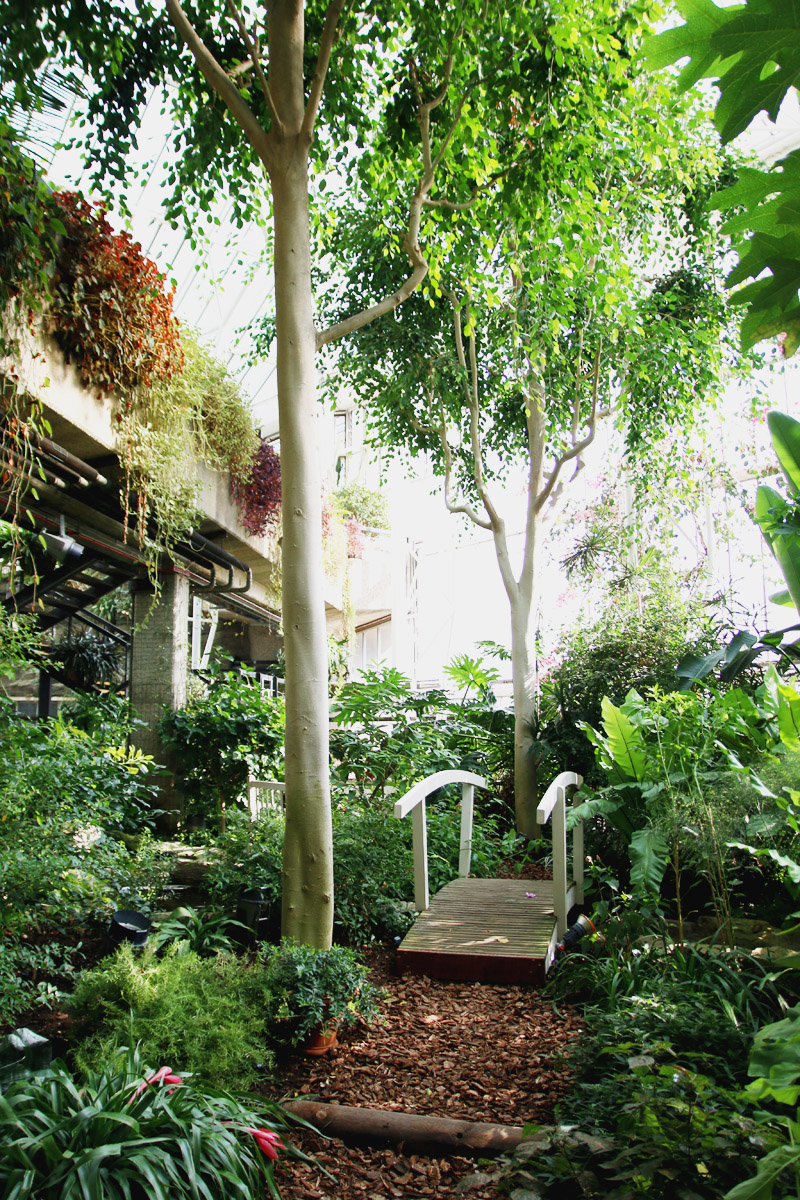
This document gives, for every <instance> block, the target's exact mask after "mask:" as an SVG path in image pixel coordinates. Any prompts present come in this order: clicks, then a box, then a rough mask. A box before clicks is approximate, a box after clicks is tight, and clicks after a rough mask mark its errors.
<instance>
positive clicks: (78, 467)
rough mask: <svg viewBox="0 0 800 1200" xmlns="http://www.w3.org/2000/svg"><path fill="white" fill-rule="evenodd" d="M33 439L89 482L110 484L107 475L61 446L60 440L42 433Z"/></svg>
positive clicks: (49, 453) (52, 456) (47, 452)
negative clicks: (56, 440)
mask: <svg viewBox="0 0 800 1200" xmlns="http://www.w3.org/2000/svg"><path fill="white" fill-rule="evenodd" d="M33 441H34V443H35V445H37V446H39V448H40V449H41V450H44V451H45V453H46V454H48V455H49V456H50V457H51V458H54V459H56V460H57V461H59V462H63V463H64V464H65V465H66V466H67V467H69V468H71V470H72V471H74V472H75V473H76V474H77V475H82V476H83V478H84V479H85V480H86V481H87V483H99V484H101V485H102V486H103V487H105V486H106V485H107V484H108V480H107V479H106V477H105V475H101V474H100V472H99V471H97V470H95V468H94V467H91V466H90V465H89V463H87V462H84V461H83V459H82V458H78V457H77V455H75V454H72V453H71V452H70V451H69V450H65V449H64V447H63V446H59V444H58V442H54V441H52V440H51V439H50V438H47V437H44V436H43V435H42V434H40V433H37V434H35V435H34V438H33Z"/></svg>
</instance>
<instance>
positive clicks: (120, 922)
mask: <svg viewBox="0 0 800 1200" xmlns="http://www.w3.org/2000/svg"><path fill="white" fill-rule="evenodd" d="M149 933H150V920H149V918H148V917H145V916H143V915H142V914H141V913H138V912H133V911H132V910H131V909H127V908H123V909H121V910H120V911H119V912H115V913H114V915H113V916H112V918H111V924H110V926H109V928H108V936H109V937H110V938H111V940H112V942H115V943H116V944H117V945H118V946H119V945H121V944H122V942H132V943H133V945H134V946H145V945H146V944H147V937H148V934H149Z"/></svg>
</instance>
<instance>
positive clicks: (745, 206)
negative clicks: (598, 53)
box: [643, 0, 800, 357]
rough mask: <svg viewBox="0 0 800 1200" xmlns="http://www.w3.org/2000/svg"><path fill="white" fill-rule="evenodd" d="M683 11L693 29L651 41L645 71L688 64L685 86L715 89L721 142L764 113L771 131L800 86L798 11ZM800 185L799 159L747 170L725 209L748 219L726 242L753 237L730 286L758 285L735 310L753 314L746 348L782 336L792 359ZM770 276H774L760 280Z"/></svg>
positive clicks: (751, 5)
mask: <svg viewBox="0 0 800 1200" xmlns="http://www.w3.org/2000/svg"><path fill="white" fill-rule="evenodd" d="M677 8H678V11H679V12H680V13H681V15H682V16H684V17H685V18H686V24H685V25H681V26H680V27H679V28H677V29H670V30H667V31H666V32H664V33H660V34H657V35H656V36H654V37H652V38H649V39H647V41H646V42H645V45H644V48H643V57H644V60H645V62H646V64H647V65H648V66H650V67H652V68H658V67H664V66H668V65H669V64H670V63H673V62H675V61H677V60H678V59H680V58H685V57H688V58H689V62H688V64H687V65H686V66H685V67H684V68H683V70H682V72H681V74H680V78H679V81H680V84H681V86H683V87H690V86H691V85H692V84H693V83H696V82H697V80H698V79H701V78H704V77H705V78H708V77H711V78H713V79H715V81H716V84H717V87H718V88H719V91H720V97H719V100H718V102H717V106H716V110H715V113H714V121H715V124H716V126H717V128H718V129H719V131H720V133H721V135H722V138H723V141H726V142H728V141H730V140H731V139H732V138H734V137H736V136H737V134H739V133H741V132H742V130H744V129H746V128H747V126H748V125H749V124H750V122H751V121H752V120H753V118H754V117H755V116H757V114H758V113H759V112H761V111H762V110H763V111H766V112H767V113H768V115H769V116H770V118H771V119H772V120H773V121H774V120H775V119H776V118H777V116H778V111H779V109H780V106H781V104H782V102H783V100H784V97H785V96H786V93H787V92H788V91H789V89H790V88H791V87H796V86H797V83H798V80H800V2H798V0H749V2H748V3H747V4H746V5H740V6H736V7H735V8H725V9H721V8H718V7H717V6H716V5H715V4H712V3H710V0H679V2H678V4H677ZM799 177H800V152H795V153H793V154H791V155H789V157H788V158H786V159H784V160H783V161H782V162H781V163H779V164H777V166H776V167H774V168H773V169H772V170H770V171H757V170H755V169H750V168H747V169H745V170H744V171H743V172H742V173H741V176H740V178H739V181H738V182H737V183H736V184H735V185H734V186H733V187H732V188H729V189H727V191H725V192H723V193H722V194H721V199H722V203H720V204H719V205H718V206H719V207H721V208H723V209H726V208H737V209H739V210H741V211H739V212H738V213H737V215H735V216H734V217H733V218H732V219H731V220H730V221H729V222H728V224H727V225H726V227H725V232H726V233H728V234H729V235H730V236H732V237H736V236H737V235H742V234H744V233H746V232H750V234H751V236H750V238H749V239H748V240H746V241H744V242H743V243H742V244H741V245H740V246H739V247H738V251H739V263H738V265H737V266H736V267H735V268H734V270H733V271H732V273H731V275H730V276H729V278H728V286H730V287H733V286H734V285H736V284H739V283H742V282H744V281H745V280H747V279H752V280H753V282H752V283H750V284H748V286H747V287H744V288H742V289H741V290H740V291H739V292H738V293H737V294H736V303H738V304H742V305H747V314H746V315H745V317H744V319H743V321H742V326H741V334H742V344H743V346H745V347H749V346H753V345H755V343H756V342H759V341H762V340H763V339H764V338H768V337H774V336H776V335H783V337H784V342H783V353H784V354H785V355H786V356H787V357H789V356H791V355H792V354H794V352H795V351H796V350H797V348H798V346H800V302H799V301H798V289H800V188H799V187H798V182H799ZM765 271H769V272H770V274H769V275H768V276H766V277H764V278H762V277H761V276H762V275H763V273H764V272H765Z"/></svg>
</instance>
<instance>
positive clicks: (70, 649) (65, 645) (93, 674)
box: [48, 630, 120, 690]
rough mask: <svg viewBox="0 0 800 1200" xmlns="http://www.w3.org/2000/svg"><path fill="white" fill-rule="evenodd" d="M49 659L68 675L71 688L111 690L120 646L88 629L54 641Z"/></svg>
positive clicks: (117, 672)
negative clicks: (102, 688) (103, 688)
mask: <svg viewBox="0 0 800 1200" xmlns="http://www.w3.org/2000/svg"><path fill="white" fill-rule="evenodd" d="M48 658H49V659H50V661H51V662H52V663H53V665H54V667H55V668H56V669H57V670H60V671H62V672H63V673H64V674H65V675H66V676H67V677H68V679H69V685H70V687H76V688H94V687H105V688H107V689H109V690H111V689H113V687H114V684H115V683H116V680H117V676H118V674H119V667H120V648H119V646H118V645H117V644H116V643H115V642H112V641H111V640H110V639H109V638H105V637H103V636H102V635H100V634H97V633H93V632H92V631H91V630H88V631H87V632H86V633H81V634H78V635H77V636H74V637H72V638H69V639H64V640H63V641H59V642H55V643H53V645H51V646H50V647H49V653H48Z"/></svg>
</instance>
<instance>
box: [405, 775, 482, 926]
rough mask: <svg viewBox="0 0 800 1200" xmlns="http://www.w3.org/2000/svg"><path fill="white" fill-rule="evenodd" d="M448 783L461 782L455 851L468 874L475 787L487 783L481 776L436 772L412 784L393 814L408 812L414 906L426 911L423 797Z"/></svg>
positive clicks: (462, 872)
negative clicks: (458, 830)
mask: <svg viewBox="0 0 800 1200" xmlns="http://www.w3.org/2000/svg"><path fill="white" fill-rule="evenodd" d="M449 783H460V784H461V847H460V850H459V854H458V873H459V875H461V876H462V877H463V878H466V876H467V875H469V867H470V859H471V857H472V814H473V810H474V807H475V788H476V787H481V788H486V787H488V786H489V785H488V784H487V782H486V780H485V779H484V778H483V776H482V775H476V774H474V772H472V771H436V772H435V773H434V774H433V775H429V776H428V777H427V779H423V780H421V781H420V782H419V783H415V784H414V786H413V787H412V788H409V790H408V791H407V792H406V793H405V794H404V795H403V796H401V797H400V799H399V800H398V801H397V802H396V803H395V806H394V815H395V816H396V817H397V818H398V819H399V820H402V818H403V817H406V816H408V814H409V813H411V826H412V828H411V836H412V844H413V849H414V907H415V909H416V910H417V912H425V910H426V909H427V908H429V907H430V891H429V889H428V833H427V825H426V821H425V800H426V798H427V797H428V796H429V795H430V794H431V792H435V791H438V789H439V788H441V787H445V786H446V785H447V784H449Z"/></svg>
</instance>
